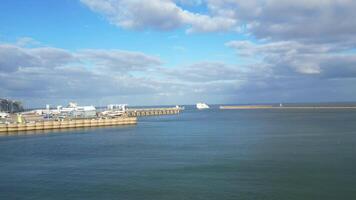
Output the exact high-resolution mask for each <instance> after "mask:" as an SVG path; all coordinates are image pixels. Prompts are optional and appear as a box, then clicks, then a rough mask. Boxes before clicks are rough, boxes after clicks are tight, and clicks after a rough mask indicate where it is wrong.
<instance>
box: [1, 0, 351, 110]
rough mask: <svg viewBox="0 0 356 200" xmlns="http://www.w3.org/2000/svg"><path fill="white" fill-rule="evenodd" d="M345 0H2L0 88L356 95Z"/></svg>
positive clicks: (319, 98) (142, 101) (244, 99)
mask: <svg viewBox="0 0 356 200" xmlns="http://www.w3.org/2000/svg"><path fill="white" fill-rule="evenodd" d="M354 8H356V4H355V3H354V2H353V1H337V2H336V1H331V0H325V1H317V0H312V1H298V2H287V1H282V0H277V1H270V0H251V1H248V2H246V1H240V0H234V1H231V0H201V1H187V0H146V1H143V0H131V1H129V0H103V1H99V0H81V1H80V0H63V1H54V0H47V1H45V0H29V1H17V0H11V1H10V0H5V1H2V3H1V5H0V96H1V97H4V98H13V99H20V100H22V101H23V102H24V103H25V105H27V106H29V107H31V106H41V105H43V104H47V103H50V104H65V103H66V102H67V101H71V100H74V101H78V102H79V103H81V104H95V105H98V104H107V103H129V104H133V105H157V104H194V103H196V102H197V101H205V102H207V103H217V104H224V103H233V104H234V103H266V102H327V101H355V100H356V92H355V91H356V84H355V83H356V81H355V77H356V66H355V64H356V56H355V48H354V47H355V44H356V36H355V35H356V28H355V27H356V24H355V22H353V21H354V20H353V19H354V17H356V16H355V15H356V14H354V12H353V9H354Z"/></svg>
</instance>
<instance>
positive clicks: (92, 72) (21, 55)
mask: <svg viewBox="0 0 356 200" xmlns="http://www.w3.org/2000/svg"><path fill="white" fill-rule="evenodd" d="M161 63H162V62H161V60H160V59H159V58H157V57H155V56H150V55H146V54H144V53H141V52H131V51H122V50H103V49H84V50H78V51H75V52H71V51H68V50H64V49H59V48H53V47H24V46H22V45H21V46H19V45H18V44H0V86H1V87H0V92H1V96H3V97H13V98H20V99H23V98H26V101H29V100H30V99H34V100H33V101H39V102H42V101H41V100H42V99H56V98H58V99H67V98H81V99H85V98H91V99H95V98H98V97H100V96H101V97H108V96H111V95H113V96H115V95H117V96H120V95H121V96H125V95H132V94H135V95H140V94H141V95H142V94H147V93H159V91H158V84H157V83H156V82H155V81H154V80H150V79H147V78H142V77H138V76H134V75H132V74H131V72H136V71H145V70H148V69H150V68H155V67H158V66H159V65H161ZM115 72H117V73H115ZM31 103H33V102H31Z"/></svg>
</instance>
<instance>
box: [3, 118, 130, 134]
mask: <svg viewBox="0 0 356 200" xmlns="http://www.w3.org/2000/svg"><path fill="white" fill-rule="evenodd" d="M136 123H137V118H136V117H116V118H94V119H72V120H61V121H55V120H42V121H35V122H27V123H9V124H0V132H16V131H36V130H52V129H69V128H84V127H99V126H117V125H133V124H136Z"/></svg>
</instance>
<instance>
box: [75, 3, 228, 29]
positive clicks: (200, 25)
mask: <svg viewBox="0 0 356 200" xmlns="http://www.w3.org/2000/svg"><path fill="white" fill-rule="evenodd" d="M81 2H82V3H83V4H85V5H87V6H88V7H89V8H90V9H91V10H93V11H95V12H98V13H100V14H102V15H104V16H105V17H107V18H108V19H109V20H110V22H111V23H113V24H115V25H117V26H120V27H123V28H127V29H138V30H139V29H146V28H148V29H155V30H172V29H177V28H180V27H184V26H188V27H189V29H188V32H214V31H226V30H229V29H230V28H232V27H233V26H234V25H235V20H234V19H227V18H224V17H220V16H217V17H215V16H209V15H205V14H199V13H193V12H190V11H188V10H184V9H183V8H181V7H179V6H178V5H177V4H176V3H175V2H174V1H171V0H81ZM183 4H184V3H183Z"/></svg>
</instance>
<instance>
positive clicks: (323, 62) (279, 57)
mask: <svg viewBox="0 0 356 200" xmlns="http://www.w3.org/2000/svg"><path fill="white" fill-rule="evenodd" d="M226 45H227V46H228V47H231V48H233V49H235V50H236V51H237V53H238V55H240V56H249V57H254V58H255V59H256V60H257V59H258V58H261V59H262V60H263V61H264V62H265V63H266V64H267V65H269V66H270V67H271V68H273V70H274V72H275V74H283V73H284V74H289V75H290V73H291V71H293V72H296V73H300V74H305V75H308V74H309V75H315V74H317V75H319V76H321V77H327V78H333V77H339V78H342V77H356V76H355V73H354V71H355V70H356V62H355V59H356V55H355V54H354V53H348V52H347V50H349V48H348V47H345V46H344V45H337V44H315V43H311V44H306V43H301V42H296V41H280V42H268V43H253V42H251V41H230V42H228V43H226ZM342 74H344V75H343V76H341V75H342ZM346 74H347V76H346Z"/></svg>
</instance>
